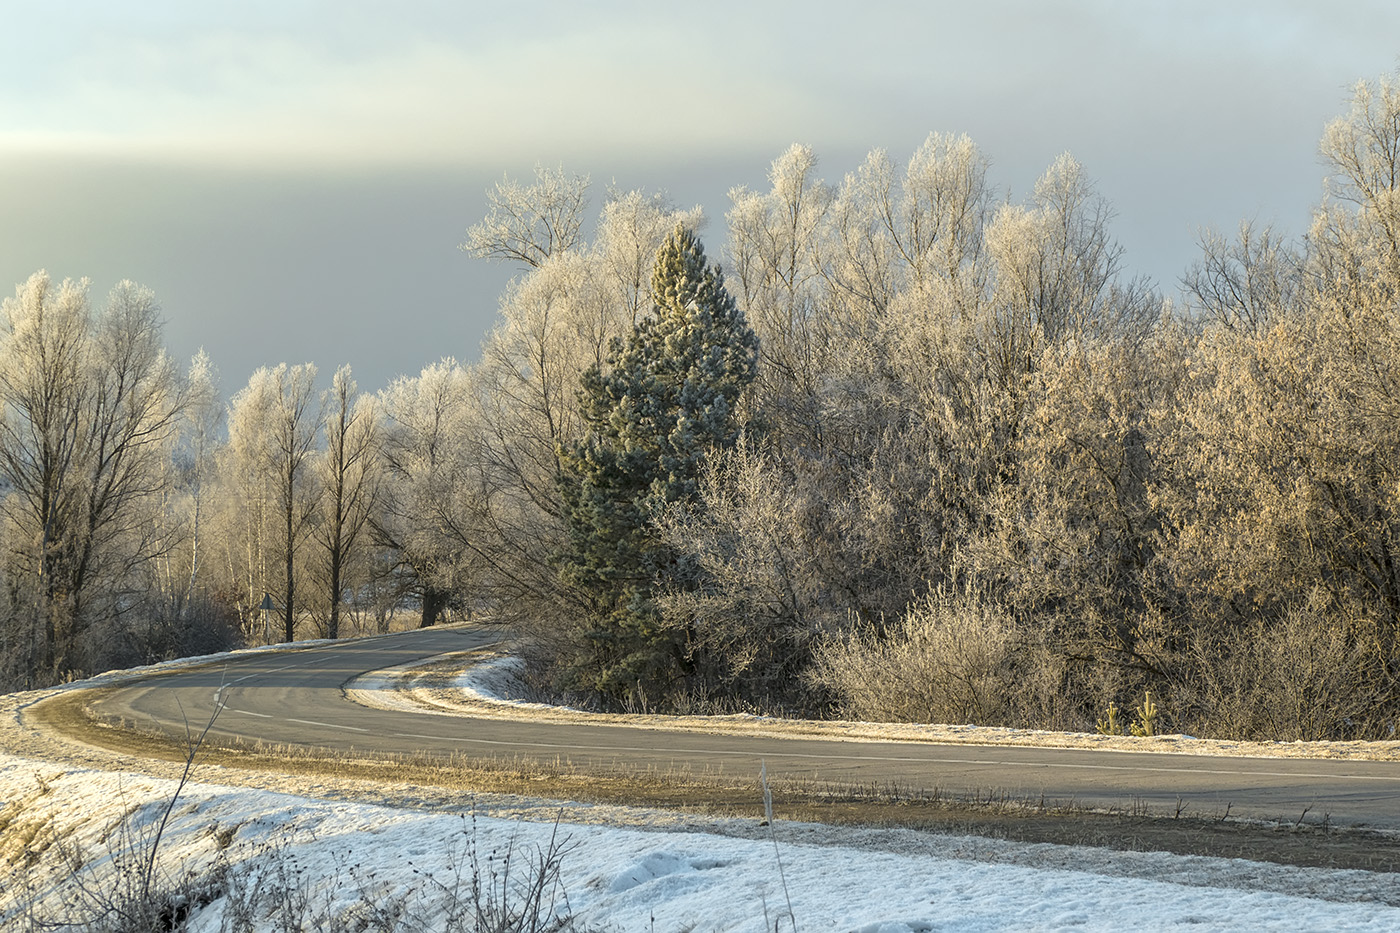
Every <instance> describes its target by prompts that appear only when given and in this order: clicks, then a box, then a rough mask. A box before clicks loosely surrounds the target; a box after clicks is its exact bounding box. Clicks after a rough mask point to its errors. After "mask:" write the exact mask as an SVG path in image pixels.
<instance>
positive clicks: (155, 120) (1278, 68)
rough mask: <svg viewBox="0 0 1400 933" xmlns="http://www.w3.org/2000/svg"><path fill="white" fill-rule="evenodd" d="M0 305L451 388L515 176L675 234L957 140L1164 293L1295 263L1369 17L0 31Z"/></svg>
mask: <svg viewBox="0 0 1400 933" xmlns="http://www.w3.org/2000/svg"><path fill="white" fill-rule="evenodd" d="M0 11H3V20H0V22H3V34H4V36H5V43H4V46H5V48H4V53H3V54H0V288H3V289H4V291H5V293H6V294H8V293H9V288H10V285H11V284H12V283H18V282H20V281H23V280H24V279H25V278H27V277H28V276H29V274H30V273H32V272H34V271H35V270H37V269H40V268H45V269H47V270H48V271H49V272H50V273H51V274H52V275H53V276H54V277H55V278H63V277H74V278H77V277H88V278H90V279H91V280H92V290H93V293H94V300H95V301H96V302H98V303H100V301H101V300H102V299H103V298H104V297H105V294H106V292H107V291H108V290H109V289H110V288H111V286H112V285H113V284H115V283H116V282H117V281H118V280H119V279H122V278H130V279H134V280H136V281H138V282H141V283H143V284H145V285H149V286H150V287H152V288H153V289H155V291H156V293H157V295H158V297H159V298H160V300H161V303H162V306H163V308H164V312H165V315H166V318H167V327H166V337H167V342H168V343H169V345H170V347H171V349H172V350H173V351H174V352H175V353H177V354H179V355H180V356H182V357H188V356H189V355H190V354H192V353H193V352H194V351H195V350H196V349H197V348H198V347H200V346H204V347H206V348H207V349H208V351H209V352H210V354H211V355H212V356H213V358H214V360H215V362H216V363H217V364H218V366H219V368H220V370H221V371H222V373H223V381H224V388H225V390H226V391H227V392H230V393H231V392H233V391H236V390H237V388H239V387H240V386H241V385H242V384H243V383H244V382H246V380H247V377H248V375H249V373H250V372H251V370H252V369H253V368H255V367H256V366H259V365H263V364H274V363H277V362H281V361H286V362H293V363H295V362H304V361H312V362H315V363H316V364H317V365H318V366H320V367H321V369H322V371H323V372H324V373H329V372H330V371H331V370H333V369H334V368H335V367H336V366H337V365H338V364H340V363H345V362H348V363H350V364H351V365H352V366H353V367H354V370H355V372H356V375H357V376H358V377H359V380H360V383H361V386H362V387H363V388H366V389H378V388H379V387H381V386H383V385H384V384H386V383H387V382H388V381H389V380H390V379H391V378H393V377H394V376H395V375H398V374H406V373H407V374H411V373H416V372H417V371H418V370H419V369H420V368H421V367H422V366H423V365H424V364H425V363H428V362H431V361H433V360H436V359H438V358H440V357H442V356H445V355H451V356H456V357H458V358H461V359H464V360H465V359H471V358H473V357H475V355H476V353H477V347H478V345H479V343H480V340H481V337H482V336H483V334H484V333H485V332H486V330H487V329H488V328H489V327H490V326H491V324H492V321H493V319H494V317H495V314H496V304H497V296H498V295H499V292H500V290H501V287H502V286H503V285H504V283H505V282H506V280H507V279H508V278H509V277H510V275H511V274H513V273H514V272H515V271H517V270H511V269H508V268H503V267H497V266H491V265H488V264H487V263H485V262H484V261H482V260H475V259H471V258H469V257H468V256H466V254H464V253H462V252H460V251H459V250H458V249H457V246H458V244H459V243H460V242H461V241H462V239H463V236H464V233H465V230H466V228H467V227H468V226H470V225H471V224H473V223H475V222H476V221H477V220H479V219H480V218H481V216H482V213H483V211H484V209H485V207H484V205H485V197H484V194H485V191H486V189H487V188H488V187H490V186H491V185H492V184H494V182H495V181H496V180H498V179H499V178H501V177H502V174H503V173H506V174H510V175H512V176H518V177H526V176H528V175H529V174H530V172H531V170H532V168H533V166H534V165H535V164H536V163H537V162H540V163H545V164H549V165H554V164H560V163H562V165H563V166H564V167H565V168H566V169H567V170H569V171H573V172H586V173H588V174H589V175H591V177H592V179H593V189H592V190H593V203H594V207H595V209H596V207H597V204H598V201H599V200H600V199H601V198H602V196H603V194H604V191H605V189H606V188H607V187H608V186H609V185H611V184H616V185H617V186H619V187H621V188H624V189H627V188H634V187H642V188H646V189H648V190H657V189H664V190H666V191H667V192H669V194H670V196H671V197H672V199H673V200H674V201H676V202H677V203H679V204H682V205H687V206H688V205H691V204H696V203H699V204H701V205H703V206H704V208H705V210H706V212H707V214H708V216H709V218H710V225H709V227H708V228H707V230H706V231H705V234H704V236H705V237H706V239H707V241H712V243H713V245H712V246H711V251H712V252H713V251H715V248H716V247H718V246H719V244H720V243H721V242H722V240H723V217H724V213H725V211H726V210H727V208H728V197H727V192H728V190H729V189H730V188H732V187H733V186H735V185H739V184H745V185H748V186H750V187H762V186H763V185H764V183H765V175H766V172H767V168H768V165H769V163H770V162H771V161H772V160H773V158H775V157H776V156H777V155H778V154H779V153H781V152H782V151H783V150H784V149H786V148H787V146H788V145H790V144H791V143H793V142H804V143H808V144H810V145H811V146H813V147H814V148H815V150H816V151H817V153H818V155H819V157H820V159H821V170H822V174H823V175H824V177H825V178H826V179H827V180H829V181H833V182H834V181H839V180H840V178H841V177H842V176H843V175H844V174H845V173H846V172H848V171H851V170H853V169H854V168H855V167H856V166H857V165H858V163H859V161H860V160H861V158H862V157H863V155H864V153H865V152H867V151H868V150H869V149H872V148H876V147H882V148H884V149H886V150H888V151H889V153H890V154H891V156H892V157H893V158H894V159H895V161H896V162H903V161H904V160H905V159H907V157H908V156H909V155H910V153H912V151H913V150H914V148H915V147H916V146H917V145H918V144H919V143H920V142H921V141H922V140H923V139H924V137H925V136H927V134H928V133H929V132H930V131H933V130H937V131H940V132H966V133H968V134H969V135H971V136H972V138H973V139H974V140H976V142H977V143H978V144H979V145H980V146H981V147H982V149H983V151H984V152H986V153H987V155H988V156H990V158H991V160H992V181H993V182H994V183H995V184H996V185H997V186H998V187H999V189H1000V190H1001V191H1002V192H1003V193H1007V194H1009V195H1010V196H1012V197H1013V198H1018V197H1021V196H1024V195H1025V194H1026V192H1027V191H1028V190H1029V189H1030V187H1031V186H1032V184H1033V183H1034V181H1035V178H1036V177H1037V176H1038V175H1039V174H1040V173H1041V172H1042V171H1043V170H1044V169H1045V167H1047V166H1048V165H1049V164H1050V162H1051V161H1052V160H1053V159H1054V157H1055V156H1056V155H1057V154H1059V153H1061V152H1064V151H1066V150H1068V151H1070V152H1072V153H1073V154H1074V155H1075V156H1076V157H1077V158H1078V159H1079V160H1080V162H1082V163H1083V164H1084V165H1085V167H1086V168H1087V169H1088V171H1089V173H1090V174H1091V176H1092V177H1093V178H1094V179H1095V180H1096V181H1097V184H1098V186H1099V190H1100V191H1101V192H1102V193H1103V194H1104V195H1106V196H1107V197H1108V198H1109V199H1110V201H1111V202H1112V203H1113V205H1114V206H1115V208H1116V211H1117V218H1116V220H1115V223H1114V227H1113V230H1114V233H1115V234H1116V236H1117V237H1118V239H1119V240H1120V241H1121V242H1122V244H1123V245H1124V247H1125V248H1126V250H1127V254H1126V266H1127V268H1128V269H1129V270H1131V271H1133V272H1136V273H1141V274H1144V275H1147V276H1150V277H1151V278H1152V279H1154V280H1155V281H1156V282H1157V284H1158V285H1159V286H1160V287H1162V288H1163V289H1164V290H1166V291H1167V292H1168V293H1171V294H1175V292H1176V289H1177V279H1178V277H1179V276H1180V275H1181V273H1182V272H1183V271H1184V270H1185V268H1186V267H1187V266H1188V265H1189V263H1190V262H1191V261H1192V259H1193V257H1194V254H1195V249H1196V247H1195V242H1196V239H1197V234H1198V231H1199V230H1200V229H1201V228H1202V227H1207V226H1216V227H1219V228H1222V229H1225V230H1227V231H1228V230H1232V229H1233V228H1235V227H1236V226H1237V224H1238V223H1239V221H1240V220H1241V219H1243V218H1246V217H1248V218H1253V219H1257V220H1260V221H1265V222H1268V221H1273V222H1276V223H1277V224H1278V225H1279V226H1281V227H1282V228H1283V229H1285V230H1286V231H1288V232H1290V233H1293V234H1301V233H1302V232H1303V231H1304V230H1305V227H1306V223H1307V218H1308V214H1309V212H1310V210H1311V208H1312V206H1313V205H1314V204H1315V203H1316V202H1317V200H1318V198H1319V196H1320V193H1321V179H1322V175H1323V168H1322V166H1321V164H1320V162H1319V160H1318V156H1317V141H1318V139H1319V137H1320V135H1321V133H1322V129H1323V127H1324V126H1325V124H1326V123H1327V122H1328V121H1329V120H1330V119H1332V118H1334V117H1335V116H1337V115H1339V114H1341V113H1342V112H1343V111H1344V110H1345V108H1346V104H1347V100H1348V97H1349V91H1350V87H1351V86H1352V85H1353V84H1354V83H1355V82H1356V81H1357V80H1359V79H1361V78H1367V79H1374V78H1376V77H1378V76H1379V75H1381V74H1385V73H1390V72H1393V71H1394V70H1395V69H1396V67H1397V64H1400V57H1397V56H1400V4H1393V3H1388V2H1379V0H1378V2H1358V0H1343V2H1332V3H1327V2H1315V3H1312V2H1286V0H1272V2H1266V0H1260V2H1250V3H1245V2H1239V3H1230V2H1190V0H1172V2H1151V0H1134V2H1129V0H1119V2H1108V0H1105V2H1056V0H1024V2H1010V0H1003V2H987V0H979V2H976V3H947V2H924V3H887V2H878V0H873V2H871V0H868V2H865V3H863V4H860V5H857V4H852V3H825V2H820V0H807V2H801V3H793V2H781V3H779V2H773V3H763V2H758V0H754V2H751V3H735V2H728V0H724V2H711V3H693V4H684V5H683V4H670V3H656V2H653V3H645V4H644V3H631V2H610V3H601V2H600V3H591V4H579V3H556V2H535V3H531V4H507V3H492V4H486V3H476V2H446V0H444V2H435V0H406V2H400V3H395V4H387V3H369V2H359V0H336V2H319V0H241V2H239V3H229V4H213V3H207V4H206V3H191V2H189V0H179V2H176V0H123V2H120V3H110V2H99V0H53V2H44V3H36V2H32V0H23V2H21V0H0Z"/></svg>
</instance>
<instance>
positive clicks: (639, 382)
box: [561, 227, 758, 702]
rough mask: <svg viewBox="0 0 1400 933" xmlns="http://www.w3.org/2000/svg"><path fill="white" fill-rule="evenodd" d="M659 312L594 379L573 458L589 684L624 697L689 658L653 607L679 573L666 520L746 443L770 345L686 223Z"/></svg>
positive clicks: (665, 264)
mask: <svg viewBox="0 0 1400 933" xmlns="http://www.w3.org/2000/svg"><path fill="white" fill-rule="evenodd" d="M652 296H653V300H654V302H655V310H654V313H653V314H652V315H651V316H649V317H646V318H643V319H642V320H640V321H639V322H638V323H637V325H636V327H635V328H633V331H632V333H631V335H629V337H628V338H627V340H626V341H625V343H624V342H621V341H619V342H616V343H614V345H613V347H612V349H611V351H610V352H609V354H608V360H607V367H606V369H604V368H603V367H593V368H591V369H589V370H588V371H587V372H585V373H584V375H583V378H582V390H581V392H580V394H579V400H580V405H581V409H582V415H583V419H584V422H585V424H586V426H587V433H586V434H585V436H584V437H583V439H582V440H581V441H579V442H578V443H576V444H574V445H573V446H572V448H571V449H569V450H567V451H566V452H565V453H564V456H563V457H562V462H561V466H562V478H561V487H562V491H563V495H564V505H565V515H566V517H567V520H568V529H569V535H570V548H569V550H568V551H567V552H566V554H565V556H564V559H563V567H562V577H563V579H564V581H565V582H566V583H567V584H568V585H569V586H570V587H572V588H573V589H574V590H575V591H576V592H577V593H578V595H579V597H580V600H581V603H582V605H583V607H584V610H585V611H586V613H587V615H588V617H589V620H590V622H591V631H590V633H589V641H590V642H591V647H592V649H593V652H594V653H593V656H592V657H591V658H588V659H585V660H583V667H584V669H585V671H586V675H585V676H587V677H588V678H590V679H591V683H589V684H588V686H589V687H591V688H592V689H595V690H597V691H599V692H600V693H602V694H603V695H605V696H607V697H609V698H610V699H612V700H613V701H615V702H618V701H623V700H625V699H629V698H630V699H634V700H635V699H644V698H645V696H646V695H647V693H648V692H651V691H655V690H656V689H658V688H661V689H664V688H665V686H666V684H667V680H668V679H669V678H671V677H674V676H675V674H676V672H677V669H678V663H679V661H680V660H681V658H682V656H683V653H684V645H683V644H678V643H677V636H676V634H675V633H671V632H666V631H664V630H663V625H662V619H661V614H660V612H659V610H658V608H657V607H656V605H655V602H654V600H653V588H654V586H655V584H656V582H657V581H658V580H659V579H664V578H666V577H668V576H674V574H675V570H676V568H674V567H673V566H671V564H672V562H673V556H672V554H671V552H670V551H669V549H668V548H666V547H665V545H664V544H663V543H662V541H661V539H660V536H659V535H658V534H657V532H656V531H655V529H654V528H653V527H652V524H651V523H652V519H653V518H654V517H656V516H658V515H659V514H660V513H661V512H662V511H664V510H665V509H666V508H668V507H670V506H673V505H675V504H677V503H682V502H692V501H694V500H695V498H696V496H697V492H698V488H699V481H700V475H701V470H702V468H703V465H704V463H705V460H706V458H707V457H708V456H710V455H711V454H712V453H713V452H715V451H718V450H722V449H724V448H726V447H731V446H733V444H734V442H735V440H736V438H737V437H738V433H739V427H740V426H739V422H738V419H737V417H736V405H737V402H738V399H739V395H740V393H741V392H743V390H744V388H745V386H747V385H748V383H749V382H750V381H751V380H752V379H753V376H754V370H755V365H756V362H757V354H758V340H757V338H756V337H755V335H754V333H753V330H752V329H751V328H750V327H749V326H748V323H747V321H746V320H745V319H744V315H743V314H742V313H741V312H740V311H739V309H738V306H737V305H736V304H735V302H734V299H733V298H732V297H731V296H730V295H729V293H728V291H726V289H725V287H724V277H723V275H722V274H721V272H720V270H719V269H718V267H716V266H714V265H711V264H710V263H709V262H708V261H707V260H706V257H705V252H704V248H703V247H702V246H701V244H700V242H699V240H697V239H696V238H695V235H694V233H692V232H691V231H690V230H688V229H686V228H684V227H677V228H676V229H675V230H674V231H673V232H672V233H671V235H670V236H669V237H668V238H667V239H666V241H665V242H664V243H663V244H662V246H661V248H660V250H659V251H658V252H657V254H656V259H655V265H654V267H653V273H652Z"/></svg>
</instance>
